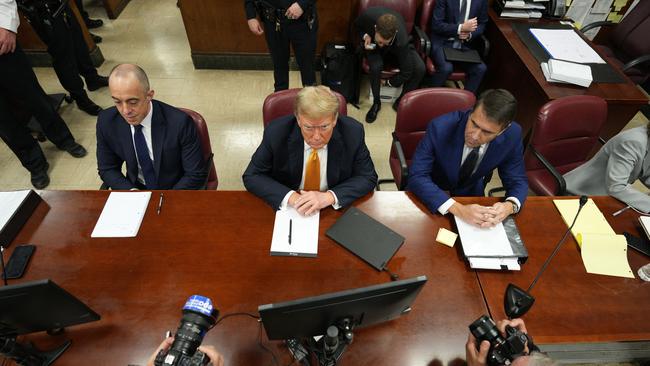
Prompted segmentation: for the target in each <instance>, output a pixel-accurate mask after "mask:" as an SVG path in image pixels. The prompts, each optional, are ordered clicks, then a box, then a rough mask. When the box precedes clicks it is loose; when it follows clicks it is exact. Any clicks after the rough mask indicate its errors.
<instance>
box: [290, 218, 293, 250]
mask: <svg viewBox="0 0 650 366" xmlns="http://www.w3.org/2000/svg"><path fill="white" fill-rule="evenodd" d="M292 226H293V220H292V219H289V245H291V230H292Z"/></svg>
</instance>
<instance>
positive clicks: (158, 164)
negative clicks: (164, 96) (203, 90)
mask: <svg viewBox="0 0 650 366" xmlns="http://www.w3.org/2000/svg"><path fill="white" fill-rule="evenodd" d="M151 104H152V108H153V114H152V116H151V139H152V141H151V143H152V148H153V157H154V161H153V164H154V171H155V173H156V177H157V180H158V187H157V189H200V188H202V187H203V184H204V183H205V178H206V171H205V168H204V162H203V155H202V152H201V141H200V140H199V138H198V135H197V132H196V127H195V125H194V121H192V118H191V117H190V116H188V115H187V114H186V113H185V112H183V111H181V110H179V109H177V108H174V107H172V106H170V105H168V104H165V103H162V102H159V101H157V100H153V101H152V102H151ZM124 163H126V177H125V176H124V174H123V173H122V165H123V164H124ZM97 169H98V171H99V176H100V177H101V178H102V180H103V181H104V183H106V185H108V186H109V187H110V188H112V189H131V188H134V187H136V185H137V183H136V182H137V180H138V160H137V158H136V155H135V148H134V147H133V137H132V134H131V126H130V125H129V124H128V123H127V122H126V121H125V120H124V118H123V117H122V116H121V115H120V113H119V112H118V111H117V108H115V107H111V108H108V109H105V110H103V111H101V112H100V113H99V117H98V118H97Z"/></svg>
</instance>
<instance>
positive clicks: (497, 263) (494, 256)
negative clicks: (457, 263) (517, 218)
mask: <svg viewBox="0 0 650 366" xmlns="http://www.w3.org/2000/svg"><path fill="white" fill-rule="evenodd" d="M454 219H455V220H456V226H457V227H458V234H459V235H460V242H461V243H462V245H463V252H464V253H465V256H466V257H467V260H468V261H469V265H470V267H472V268H482V269H508V270H520V269H521V267H520V266H519V263H518V257H517V256H515V254H514V252H513V251H512V247H511V245H510V241H509V240H508V235H507V234H506V230H505V228H504V227H503V223H499V224H498V225H496V226H494V227H491V228H479V227H476V226H473V225H470V224H468V223H466V222H465V221H463V220H462V219H460V218H458V217H454Z"/></svg>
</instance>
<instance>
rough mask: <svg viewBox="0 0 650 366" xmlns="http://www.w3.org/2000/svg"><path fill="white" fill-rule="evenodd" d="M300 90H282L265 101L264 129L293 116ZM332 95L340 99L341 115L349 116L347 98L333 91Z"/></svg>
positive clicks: (263, 106) (270, 95)
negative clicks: (270, 124)
mask: <svg viewBox="0 0 650 366" xmlns="http://www.w3.org/2000/svg"><path fill="white" fill-rule="evenodd" d="M300 90H301V89H300V88H295V89H287V90H282V91H279V92H275V93H273V94H269V95H268V96H267V97H266V99H264V104H263V105H262V120H263V122H264V128H266V126H268V125H269V123H270V122H271V121H273V120H274V119H276V118H280V117H283V116H286V115H289V114H293V104H294V101H295V99H296V95H297V94H298V92H299V91H300ZM332 93H334V95H336V96H337V97H338V98H339V115H341V116H347V115H348V104H347V102H346V101H345V97H344V96H343V95H341V94H340V93H337V92H335V91H333V90H332Z"/></svg>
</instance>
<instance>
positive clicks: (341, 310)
mask: <svg viewBox="0 0 650 366" xmlns="http://www.w3.org/2000/svg"><path fill="white" fill-rule="evenodd" d="M426 282H427V277H426V276H419V277H414V278H409V279H405V280H400V281H394V282H388V283H383V284H380V285H375V286H368V287H362V288H357V289H353V290H346V291H341V292H334V293H329V294H324V295H320V296H314V297H306V298H303V299H298V300H294V301H287V302H282V303H277V304H267V305H261V306H260V307H259V308H258V311H259V313H260V317H261V319H262V323H263V324H264V329H265V330H266V334H267V336H268V338H269V339H270V340H281V339H291V338H303V337H311V336H316V335H322V334H325V332H326V330H327V328H328V327H329V326H331V325H336V324H337V322H340V321H341V320H343V319H348V320H350V321H351V322H352V326H353V328H355V329H356V328H360V327H367V326H370V325H373V324H377V323H382V322H385V321H389V320H392V319H395V318H398V317H400V316H401V315H404V314H406V313H408V312H409V311H410V310H411V304H412V303H413V301H414V300H415V298H416V297H417V295H418V293H420V290H421V289H422V286H424V284H425V283H426Z"/></svg>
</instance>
